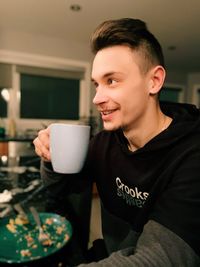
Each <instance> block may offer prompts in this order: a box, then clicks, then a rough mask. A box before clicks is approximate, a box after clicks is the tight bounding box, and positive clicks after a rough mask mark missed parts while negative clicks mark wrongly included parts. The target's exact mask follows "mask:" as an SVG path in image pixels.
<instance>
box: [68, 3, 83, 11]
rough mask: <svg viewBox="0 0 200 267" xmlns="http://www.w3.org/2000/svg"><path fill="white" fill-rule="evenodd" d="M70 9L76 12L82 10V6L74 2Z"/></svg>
mask: <svg viewBox="0 0 200 267" xmlns="http://www.w3.org/2000/svg"><path fill="white" fill-rule="evenodd" d="M70 9H71V10H72V11H76V12H78V11H80V10H81V6H80V5H78V4H73V5H71V6H70Z"/></svg>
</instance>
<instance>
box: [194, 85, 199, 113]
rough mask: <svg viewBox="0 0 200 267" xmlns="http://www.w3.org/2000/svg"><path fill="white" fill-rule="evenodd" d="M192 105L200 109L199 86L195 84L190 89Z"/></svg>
mask: <svg viewBox="0 0 200 267" xmlns="http://www.w3.org/2000/svg"><path fill="white" fill-rule="evenodd" d="M192 104H194V105H196V106H197V107H198V108H200V84H195V85H194V87H193V89H192Z"/></svg>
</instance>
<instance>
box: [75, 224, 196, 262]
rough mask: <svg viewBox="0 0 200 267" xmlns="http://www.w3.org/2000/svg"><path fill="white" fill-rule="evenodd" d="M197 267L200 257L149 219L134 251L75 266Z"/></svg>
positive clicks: (130, 250)
mask: <svg viewBox="0 0 200 267" xmlns="http://www.w3.org/2000/svg"><path fill="white" fill-rule="evenodd" d="M111 266H112V267H113V266H115V267H134V266H135V267H180V266H181V267H199V266H200V258H199V257H198V256H197V255H196V254H195V252H194V251H193V249H192V248H191V247H190V246H189V245H188V244H187V243H186V242H184V241H183V240H182V239H181V238H180V237H178V236H177V235H176V234H174V233H173V232H171V231H170V230H169V229H167V228H166V227H164V226H162V225H160V224H159V223H157V222H155V221H152V220H150V221H149V222H148V223H147V224H146V225H145V227H144V230H143V232H142V234H141V235H140V237H139V239H138V242H137V244H136V247H135V248H127V249H124V250H120V251H117V252H114V253H112V254H111V255H110V256H109V257H108V258H106V259H104V260H101V261H99V262H93V263H90V264H80V265H79V266H78V267H111Z"/></svg>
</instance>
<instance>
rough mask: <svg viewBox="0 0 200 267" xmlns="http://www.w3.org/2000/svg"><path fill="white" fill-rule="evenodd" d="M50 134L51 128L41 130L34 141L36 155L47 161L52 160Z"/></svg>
mask: <svg viewBox="0 0 200 267" xmlns="http://www.w3.org/2000/svg"><path fill="white" fill-rule="evenodd" d="M49 132H50V131H49V127H48V128H46V129H44V130H40V131H39V132H38V136H37V137H36V138H35V139H34V140H33V144H34V146H35V152H36V154H37V155H38V156H39V157H41V158H42V159H43V160H45V161H50V160H51V155H50V150H49Z"/></svg>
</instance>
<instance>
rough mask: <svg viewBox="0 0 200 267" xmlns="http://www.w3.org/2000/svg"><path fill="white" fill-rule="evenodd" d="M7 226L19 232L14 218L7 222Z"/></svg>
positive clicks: (10, 229)
mask: <svg viewBox="0 0 200 267" xmlns="http://www.w3.org/2000/svg"><path fill="white" fill-rule="evenodd" d="M6 227H7V229H8V230H9V231H10V232H12V233H16V232H17V229H16V226H15V221H14V220H13V219H10V220H9V223H8V224H6Z"/></svg>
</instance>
